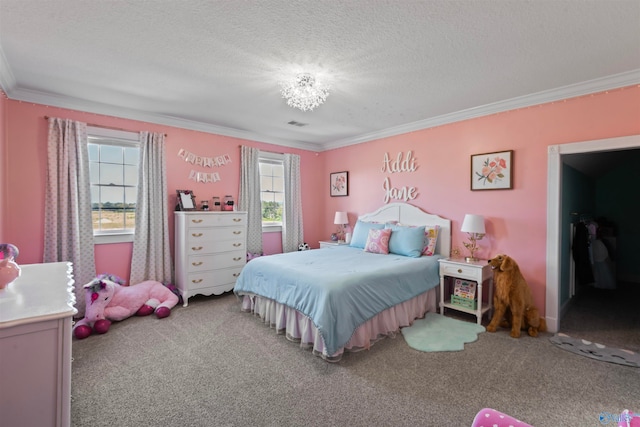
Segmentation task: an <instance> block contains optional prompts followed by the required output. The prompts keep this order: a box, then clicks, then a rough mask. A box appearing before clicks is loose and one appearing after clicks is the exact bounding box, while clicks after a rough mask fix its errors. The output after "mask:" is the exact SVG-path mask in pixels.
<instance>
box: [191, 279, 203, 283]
mask: <svg viewBox="0 0 640 427" xmlns="http://www.w3.org/2000/svg"><path fill="white" fill-rule="evenodd" d="M200 282H202V279H193V280H192V281H191V283H200Z"/></svg>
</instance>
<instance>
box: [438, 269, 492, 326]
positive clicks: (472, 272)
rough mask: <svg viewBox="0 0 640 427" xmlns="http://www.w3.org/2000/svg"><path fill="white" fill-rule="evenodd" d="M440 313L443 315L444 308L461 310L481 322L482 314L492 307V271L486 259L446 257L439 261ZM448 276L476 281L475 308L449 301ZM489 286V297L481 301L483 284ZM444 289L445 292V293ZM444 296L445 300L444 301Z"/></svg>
mask: <svg viewBox="0 0 640 427" xmlns="http://www.w3.org/2000/svg"><path fill="white" fill-rule="evenodd" d="M439 262H440V314H442V315H444V309H445V308H451V309H453V310H458V311H462V312H464V313H469V314H473V315H475V316H476V318H477V321H478V325H480V324H481V323H482V316H483V315H484V314H485V313H486V312H488V311H490V310H491V309H492V308H493V271H492V270H491V266H490V265H489V264H488V263H487V260H486V259H481V260H478V261H469V262H467V261H465V260H464V259H454V258H447V259H441V260H440V261H439ZM448 278H453V279H466V280H472V281H474V282H476V283H477V289H476V301H477V304H476V309H475V310H474V309H472V308H466V307H462V306H460V305H456V304H452V303H451V293H452V292H453V291H451V292H449V291H448V290H447V288H449V289H453V288H452V287H448V286H445V285H446V284H447V282H448V281H449V280H448ZM485 283H486V284H487V285H488V286H489V298H488V299H487V302H483V298H482V295H483V293H482V288H483V284H485ZM445 291H446V292H447V293H446V294H445ZM445 298H446V301H445Z"/></svg>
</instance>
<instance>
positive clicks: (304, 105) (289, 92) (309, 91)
mask: <svg viewBox="0 0 640 427" xmlns="http://www.w3.org/2000/svg"><path fill="white" fill-rule="evenodd" d="M280 87H281V92H282V97H283V98H285V99H286V100H287V105H289V106H290V107H295V108H299V109H300V110H302V111H311V110H313V109H314V108H316V107H317V106H319V105H321V104H322V103H324V101H326V100H327V96H329V87H328V86H325V85H323V84H321V83H319V82H317V81H316V78H315V77H314V76H312V75H311V74H308V73H302V74H298V75H297V76H296V78H295V79H294V80H293V81H288V82H281V83H280Z"/></svg>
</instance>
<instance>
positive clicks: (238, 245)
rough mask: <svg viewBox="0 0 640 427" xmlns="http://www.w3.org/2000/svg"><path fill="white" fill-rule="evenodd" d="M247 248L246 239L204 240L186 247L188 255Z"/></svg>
mask: <svg viewBox="0 0 640 427" xmlns="http://www.w3.org/2000/svg"><path fill="white" fill-rule="evenodd" d="M244 248H245V241H244V240H221V241H213V242H212V241H211V240H208V241H207V240H203V241H201V242H193V243H189V245H188V246H187V249H186V253H187V255H207V254H215V253H220V252H230V251H239V250H243V249H244Z"/></svg>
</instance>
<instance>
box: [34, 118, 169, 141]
mask: <svg viewBox="0 0 640 427" xmlns="http://www.w3.org/2000/svg"><path fill="white" fill-rule="evenodd" d="M44 118H45V120H49V116H44ZM86 125H87V126H91V127H94V128H102V129H110V130H121V131H123V132H134V133H135V132H136V131H134V130H129V129H123V128H117V127H113V126H104V125H97V124H95V123H87V124H86ZM164 136H167V134H166V133H165V134H164Z"/></svg>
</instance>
